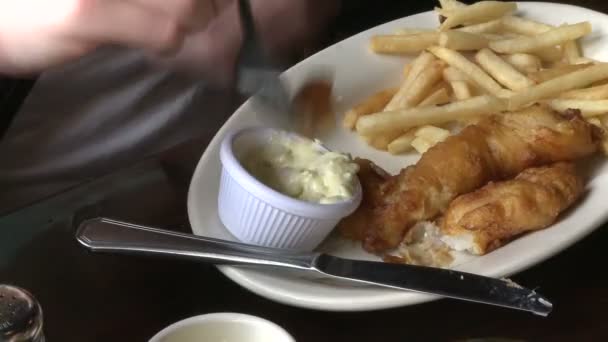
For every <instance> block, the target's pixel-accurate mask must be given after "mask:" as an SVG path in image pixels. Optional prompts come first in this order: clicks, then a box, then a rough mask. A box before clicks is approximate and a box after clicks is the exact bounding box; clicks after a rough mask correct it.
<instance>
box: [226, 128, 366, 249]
mask: <svg viewBox="0 0 608 342" xmlns="http://www.w3.org/2000/svg"><path fill="white" fill-rule="evenodd" d="M276 132H277V131H276V130H273V129H270V128H255V127H252V128H246V129H243V130H240V131H235V132H231V133H229V134H227V135H226V137H225V139H224V140H223V142H222V145H221V148H220V160H221V162H222V175H221V182H220V190H219V197H218V212H219V216H220V219H221V221H222V223H223V224H224V226H226V228H227V229H228V230H229V231H230V232H231V233H232V234H233V235H234V236H235V237H236V238H237V239H239V240H240V241H242V242H245V243H249V244H255V245H260V246H267V247H275V248H288V249H294V250H300V251H310V250H313V249H314V248H316V247H317V246H318V245H319V244H320V243H321V242H322V241H323V240H324V239H325V238H326V237H327V235H329V233H330V232H331V231H332V229H333V228H334V227H335V226H336V224H337V223H338V222H339V221H340V220H341V219H342V218H344V217H345V216H347V215H350V214H351V213H352V212H353V211H354V210H355V209H356V208H357V207H358V206H359V203H360V202H361V185H360V184H359V181H358V180H357V188H356V190H355V194H354V196H353V197H352V198H350V199H348V200H345V201H342V202H337V203H332V204H318V203H311V202H307V201H302V200H298V199H294V198H292V197H289V196H287V195H284V194H282V193H280V192H278V191H275V190H274V189H272V188H270V187H268V186H266V185H265V184H263V183H262V182H260V181H258V180H257V179H256V178H255V177H253V176H252V175H251V174H249V172H247V171H246V170H245V168H244V167H243V166H242V165H241V163H240V161H239V160H240V159H242V158H244V157H245V155H246V154H248V153H254V152H253V151H255V150H256V149H259V148H260V147H261V146H262V145H263V144H267V143H268V142H269V140H270V137H271V136H272V134H273V133H276ZM293 136H294V137H295V138H297V137H298V136H297V135H293Z"/></svg>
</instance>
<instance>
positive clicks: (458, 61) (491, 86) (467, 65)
mask: <svg viewBox="0 0 608 342" xmlns="http://www.w3.org/2000/svg"><path fill="white" fill-rule="evenodd" d="M428 51H430V52H431V53H432V54H434V55H435V56H437V57H438V58H440V59H442V60H443V61H445V62H446V63H447V64H449V65H450V66H453V67H455V68H457V69H460V71H461V72H463V73H464V74H465V75H467V77H468V78H469V79H470V80H471V81H473V82H475V83H476V84H477V85H478V86H479V87H480V88H482V89H484V90H486V91H487V92H488V93H490V94H492V95H496V96H504V94H505V92H504V90H505V89H503V88H502V87H501V86H500V85H499V84H498V83H497V82H496V81H494V79H493V78H492V77H490V76H489V75H488V74H486V73H485V71H483V70H482V69H481V68H480V67H479V66H477V65H476V64H475V63H473V62H471V61H469V60H468V59H467V58H466V57H465V56H463V55H462V54H460V53H458V52H456V51H454V50H450V49H446V48H443V47H439V46H433V47H430V48H429V49H428Z"/></svg>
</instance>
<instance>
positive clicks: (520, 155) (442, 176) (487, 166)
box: [339, 106, 599, 253]
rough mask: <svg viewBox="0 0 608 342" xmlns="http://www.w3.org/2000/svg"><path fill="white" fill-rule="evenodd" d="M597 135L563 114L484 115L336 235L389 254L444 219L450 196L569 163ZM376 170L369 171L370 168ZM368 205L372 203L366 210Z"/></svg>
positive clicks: (395, 179)
mask: <svg viewBox="0 0 608 342" xmlns="http://www.w3.org/2000/svg"><path fill="white" fill-rule="evenodd" d="M598 141H599V136H598V133H597V130H596V129H595V128H594V127H593V125H590V124H589V123H587V122H586V121H585V120H583V119H582V118H581V116H580V113H578V115H573V113H572V112H571V113H570V115H568V116H563V115H561V114H559V113H557V112H554V111H551V110H549V109H546V108H545V107H540V106H534V107H531V108H528V109H526V110H523V111H520V112H515V113H510V114H497V115H490V116H488V117H486V118H484V119H482V120H481V121H480V122H479V123H477V124H475V125H471V126H468V127H466V128H465V129H463V130H462V131H461V132H460V133H459V134H456V135H454V136H451V137H449V138H448V139H446V140H445V141H444V142H442V143H439V144H437V145H435V146H434V147H433V148H431V149H430V150H428V151H427V152H426V153H424V154H423V155H422V157H421V159H420V160H419V161H418V163H416V164H415V165H413V166H409V167H407V168H405V169H403V170H402V171H401V172H400V173H399V174H398V175H395V176H391V177H387V178H386V180H385V181H384V182H380V183H378V182H377V181H376V183H374V184H370V185H368V186H366V185H365V184H366V182H367V181H368V178H370V177H369V175H362V177H360V181H361V182H362V183H363V184H364V187H367V188H368V189H369V188H375V187H377V188H376V189H374V191H368V192H367V193H365V191H364V197H366V196H368V195H371V196H373V197H374V199H373V200H366V199H364V202H366V203H367V205H362V206H360V207H359V209H358V210H357V211H355V213H354V214H353V215H351V216H349V217H347V218H346V219H344V220H342V222H341V223H340V224H339V228H340V230H341V231H342V232H348V231H358V232H364V233H363V234H360V233H359V234H358V235H359V236H361V235H363V236H362V239H360V240H362V241H363V247H364V248H365V249H366V250H367V251H369V252H372V253H381V252H384V251H387V250H389V249H392V248H394V247H396V246H397V245H398V244H399V243H400V242H401V240H402V239H403V237H404V235H405V234H406V233H407V231H408V230H409V229H410V228H411V227H412V226H413V225H414V224H415V223H417V222H418V221H423V220H431V219H434V218H436V217H437V216H439V215H440V214H442V213H443V212H445V210H446V209H447V207H448V204H449V203H450V202H451V201H452V200H453V199H454V198H456V197H457V196H459V195H462V194H465V193H468V192H471V191H474V190H476V189H478V188H480V187H482V186H483V185H485V184H487V183H488V182H490V181H493V180H503V179H507V178H511V177H514V176H515V175H517V174H518V173H520V172H521V171H523V170H525V169H527V168H529V167H534V166H541V165H547V164H550V163H554V162H558V161H572V160H576V159H579V158H582V157H586V156H589V155H591V154H593V153H594V152H596V151H597V149H598ZM375 169H377V167H375ZM369 203H372V205H370V204H369Z"/></svg>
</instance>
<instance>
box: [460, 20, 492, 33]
mask: <svg viewBox="0 0 608 342" xmlns="http://www.w3.org/2000/svg"><path fill="white" fill-rule="evenodd" d="M501 29H502V21H501V20H500V19H494V20H490V21H488V22H485V23H481V24H475V25H469V26H464V27H460V28H457V29H455V30H456V31H462V32H468V33H476V34H482V33H497V32H500V30H501Z"/></svg>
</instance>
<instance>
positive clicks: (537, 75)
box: [528, 64, 592, 83]
mask: <svg viewBox="0 0 608 342" xmlns="http://www.w3.org/2000/svg"><path fill="white" fill-rule="evenodd" d="M591 65H592V64H572V65H564V66H560V67H555V68H550V69H545V70H540V71H537V72H533V73H529V74H528V78H530V79H531V80H533V81H534V82H536V83H543V82H546V81H549V80H552V79H554V78H557V77H560V76H563V75H567V74H569V73H571V72H574V71H578V70H582V69H585V68H588V67H590V66H591Z"/></svg>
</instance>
